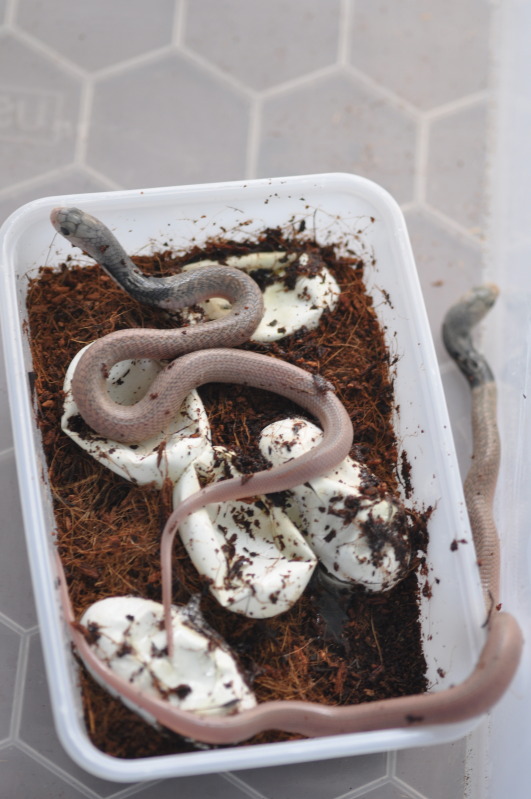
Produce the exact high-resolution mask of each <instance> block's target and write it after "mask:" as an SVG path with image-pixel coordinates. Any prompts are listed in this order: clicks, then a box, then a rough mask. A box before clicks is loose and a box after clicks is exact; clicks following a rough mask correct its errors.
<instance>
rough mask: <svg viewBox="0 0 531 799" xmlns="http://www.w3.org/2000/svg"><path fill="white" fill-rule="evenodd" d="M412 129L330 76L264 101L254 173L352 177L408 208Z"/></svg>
mask: <svg viewBox="0 0 531 799" xmlns="http://www.w3.org/2000/svg"><path fill="white" fill-rule="evenodd" d="M354 131H355V135H353V133H354ZM389 131H392V132H393V133H392V136H389ZM416 131H417V128H416V120H415V119H414V118H413V117H412V115H411V114H410V113H409V111H408V110H407V109H406V108H405V107H404V106H403V105H401V104H400V103H396V102H394V101H392V100H389V99H388V98H387V97H386V96H384V95H382V94H380V93H379V92H378V90H374V89H370V88H369V87H368V86H367V85H366V84H365V83H364V82H362V81H360V80H358V79H357V78H356V77H355V76H352V75H350V74H348V73H345V72H343V71H342V70H336V71H335V72H333V73H331V74H328V75H326V76H322V77H317V78H314V79H312V80H308V81H306V82H305V83H303V84H301V85H298V86H297V87H294V88H290V89H288V90H285V91H282V92H279V93H278V94H276V95H274V96H273V97H269V98H267V99H266V100H265V102H264V105H263V110H262V115H261V125H260V135H259V140H260V145H259V152H258V166H257V174H258V176H259V177H265V176H267V175H292V174H297V175H298V174H304V173H310V174H311V173H312V172H325V171H332V172H356V173H358V174H361V175H364V176H365V177H370V178H371V179H372V180H376V182H378V183H381V184H382V185H383V186H384V187H385V188H386V189H388V191H390V192H391V193H393V194H394V196H395V197H396V199H397V200H399V202H408V201H409V200H411V199H412V197H413V185H414V179H413V176H414V172H415V147H416Z"/></svg>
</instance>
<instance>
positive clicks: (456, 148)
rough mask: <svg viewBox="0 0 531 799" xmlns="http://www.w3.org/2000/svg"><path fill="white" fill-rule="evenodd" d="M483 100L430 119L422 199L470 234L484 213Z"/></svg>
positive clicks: (478, 227) (479, 225) (478, 228)
mask: <svg viewBox="0 0 531 799" xmlns="http://www.w3.org/2000/svg"><path fill="white" fill-rule="evenodd" d="M487 113H488V111H487V103H486V101H485V102H477V103H473V104H471V105H469V106H466V107H464V108H460V109H458V110H456V111H453V112H452V113H449V114H445V115H444V116H441V117H436V118H435V119H433V120H432V122H431V126H430V131H429V145H428V163H427V184H426V200H427V202H428V203H430V205H433V206H434V208H437V209H438V210H439V211H442V212H443V213H444V214H446V215H447V216H449V217H450V218H451V219H454V220H455V221H456V222H457V223H458V224H459V225H461V227H463V228H466V229H467V230H469V231H470V232H471V233H472V234H474V235H478V236H479V235H481V233H482V231H483V226H484V223H485V214H486V202H487V200H486V191H485V189H486V162H487V140H486V137H485V136H481V135H479V136H478V131H483V130H486V129H487Z"/></svg>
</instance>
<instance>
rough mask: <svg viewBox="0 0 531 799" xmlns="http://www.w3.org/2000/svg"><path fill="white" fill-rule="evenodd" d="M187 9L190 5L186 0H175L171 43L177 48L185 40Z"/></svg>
mask: <svg viewBox="0 0 531 799" xmlns="http://www.w3.org/2000/svg"><path fill="white" fill-rule="evenodd" d="M187 11H188V6H187V3H186V2H185V0H174V7H173V27H172V36H171V43H172V46H173V47H175V48H176V49H179V48H180V47H181V46H182V43H183V41H184V31H185V29H186V14H187Z"/></svg>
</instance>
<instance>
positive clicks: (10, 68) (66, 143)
mask: <svg viewBox="0 0 531 799" xmlns="http://www.w3.org/2000/svg"><path fill="white" fill-rule="evenodd" d="M0 75H1V76H2V89H1V92H2V94H1V96H2V125H1V128H0V185H2V186H9V185H13V184H16V183H17V182H19V181H21V180H28V179H30V178H35V177H37V176H39V175H44V174H46V173H49V172H50V171H52V170H54V169H58V168H59V167H62V166H66V165H67V164H69V163H70V162H71V161H73V159H74V155H75V149H76V136H77V126H78V115H79V107H80V96H81V94H80V93H81V82H80V80H79V78H78V77H77V76H74V75H73V74H71V72H70V71H69V70H68V69H64V68H63V67H62V66H61V65H59V63H58V59H57V58H54V57H52V56H49V55H47V54H43V53H42V52H40V51H39V50H36V49H35V48H33V47H30V46H29V45H28V44H27V43H26V42H25V41H21V40H20V39H19V38H18V37H17V36H16V35H15V34H14V33H8V32H5V31H0Z"/></svg>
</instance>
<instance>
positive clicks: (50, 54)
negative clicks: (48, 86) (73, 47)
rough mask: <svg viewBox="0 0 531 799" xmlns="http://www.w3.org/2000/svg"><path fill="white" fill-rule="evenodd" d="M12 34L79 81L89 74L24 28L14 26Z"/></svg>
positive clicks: (11, 30)
mask: <svg viewBox="0 0 531 799" xmlns="http://www.w3.org/2000/svg"><path fill="white" fill-rule="evenodd" d="M10 33H11V34H12V35H13V37H14V38H16V39H18V40H19V41H21V42H23V43H24V44H26V45H27V46H28V47H29V48H30V49H31V50H33V51H34V52H36V53H40V54H41V55H42V56H44V57H45V58H46V59H47V60H49V61H52V62H53V63H54V65H56V66H57V67H58V68H59V69H62V70H64V71H66V72H68V73H70V76H71V77H73V78H76V79H77V80H83V79H84V78H85V77H86V76H87V74H88V73H87V71H86V70H85V69H83V68H82V67H80V66H78V65H77V64H75V63H74V62H73V61H70V60H69V59H68V58H66V57H65V56H63V55H62V53H58V52H57V50H54V49H53V47H50V46H49V45H47V44H45V43H44V42H43V41H42V39H37V38H35V37H34V36H33V35H32V34H31V33H28V32H27V31H25V30H24V29H23V28H19V27H18V26H17V25H13V27H12V28H11V29H10Z"/></svg>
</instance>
